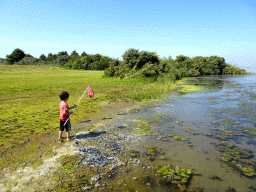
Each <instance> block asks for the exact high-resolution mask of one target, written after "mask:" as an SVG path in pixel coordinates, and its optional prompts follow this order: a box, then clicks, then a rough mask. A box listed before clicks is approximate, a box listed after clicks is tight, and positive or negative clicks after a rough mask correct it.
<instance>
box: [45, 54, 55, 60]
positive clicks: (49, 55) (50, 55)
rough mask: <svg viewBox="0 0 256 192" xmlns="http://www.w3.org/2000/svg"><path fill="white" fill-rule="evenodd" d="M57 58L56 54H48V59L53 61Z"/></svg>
mask: <svg viewBox="0 0 256 192" xmlns="http://www.w3.org/2000/svg"><path fill="white" fill-rule="evenodd" d="M55 59H57V55H56V54H52V53H48V56H47V60H48V61H53V60H55Z"/></svg>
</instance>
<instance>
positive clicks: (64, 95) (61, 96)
mask: <svg viewBox="0 0 256 192" xmlns="http://www.w3.org/2000/svg"><path fill="white" fill-rule="evenodd" d="M68 97H69V94H68V92H66V91H62V92H61V93H60V99H61V100H62V101H65V100H66V99H68Z"/></svg>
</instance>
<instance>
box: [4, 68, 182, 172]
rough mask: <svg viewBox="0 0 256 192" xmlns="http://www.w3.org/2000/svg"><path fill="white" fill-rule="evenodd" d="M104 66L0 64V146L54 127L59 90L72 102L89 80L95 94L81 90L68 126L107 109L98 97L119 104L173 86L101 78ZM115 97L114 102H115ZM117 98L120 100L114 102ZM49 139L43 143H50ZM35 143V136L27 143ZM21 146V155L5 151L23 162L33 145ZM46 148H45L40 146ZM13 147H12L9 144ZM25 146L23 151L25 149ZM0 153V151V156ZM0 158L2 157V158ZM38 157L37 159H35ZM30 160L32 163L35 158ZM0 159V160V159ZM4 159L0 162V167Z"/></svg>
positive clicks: (148, 98) (140, 99)
mask: <svg viewBox="0 0 256 192" xmlns="http://www.w3.org/2000/svg"><path fill="white" fill-rule="evenodd" d="M103 74H104V71H85V70H73V69H64V68H59V67H56V66H24V65H23V66H22V65H21V66H17V65H16V66H15V65H0V84H1V86H0V111H1V113H0V121H1V127H0V147H1V151H3V152H7V151H8V150H10V149H11V148H15V149H16V147H18V146H19V147H23V146H24V144H25V143H27V139H28V138H29V137H32V138H34V136H36V135H37V136H38V141H39V140H41V139H43V138H46V137H45V135H46V134H48V133H54V134H56V135H57V134H58V131H59V104H60V99H59V93H60V92H61V91H64V90H65V91H67V92H68V93H69V95H70V96H69V100H68V102H67V103H68V105H69V106H73V105H75V104H76V103H77V101H78V100H79V98H80V97H81V95H82V94H83V92H84V90H85V89H86V88H87V86H88V85H89V86H90V87H91V88H92V89H93V90H94V93H95V96H94V98H93V99H90V98H89V97H88V96H87V94H85V96H84V97H83V99H82V100H81V101H80V103H79V105H78V107H77V109H76V110H75V112H74V114H73V115H72V117H71V124H72V125H74V124H76V123H77V122H80V121H82V120H84V119H88V118H92V117H94V116H97V115H102V114H103V113H104V112H105V111H106V110H107V108H106V107H104V106H103V103H104V102H109V101H110V102H112V103H113V105H112V104H111V106H114V104H115V102H116V103H119V104H120V105H123V104H125V103H126V102H133V101H138V102H148V101H155V100H159V98H160V96H161V95H162V94H163V93H168V92H171V91H174V90H177V86H176V84H174V83H172V82H171V80H170V79H167V78H165V79H161V81H158V82H155V81H153V79H119V78H102V75H103ZM117 101H118V102H117ZM120 101H121V102H120ZM53 144H54V142H52V143H51V142H49V143H48V145H49V147H52V145H53ZM32 145H35V146H36V139H34V141H33V144H32ZM35 146H34V148H33V147H32V148H31V149H26V150H25V151H24V155H23V156H19V158H18V159H20V160H18V159H17V158H14V156H13V155H14V154H16V155H17V154H19V153H20V152H19V150H17V152H16V153H12V156H8V155H7V156H8V158H9V159H8V161H12V160H13V159H16V162H19V161H20V162H22V159H23V160H24V161H27V160H28V159H29V158H31V157H32V156H33V155H32V156H31V153H34V154H36V152H37V150H38V148H36V147H35ZM45 149H46V148H45ZM12 150H13V149H12ZM26 151H27V152H28V153H26ZM0 157H1V156H0ZM8 161H6V162H8ZM37 161H38V159H37ZM37 161H36V162H37ZM3 162H4V161H3ZM3 164H4V163H0V168H1V167H3V166H4V165H3Z"/></svg>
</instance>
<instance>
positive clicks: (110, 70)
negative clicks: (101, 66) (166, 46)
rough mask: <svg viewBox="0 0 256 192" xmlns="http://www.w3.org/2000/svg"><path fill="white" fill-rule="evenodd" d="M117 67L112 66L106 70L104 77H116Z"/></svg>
mask: <svg viewBox="0 0 256 192" xmlns="http://www.w3.org/2000/svg"><path fill="white" fill-rule="evenodd" d="M114 75H115V67H114V66H113V65H110V66H109V68H107V69H105V71H104V75H103V77H114Z"/></svg>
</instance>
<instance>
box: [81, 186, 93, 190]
mask: <svg viewBox="0 0 256 192" xmlns="http://www.w3.org/2000/svg"><path fill="white" fill-rule="evenodd" d="M82 189H83V190H84V191H89V190H91V189H92V187H91V186H86V187H82Z"/></svg>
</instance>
